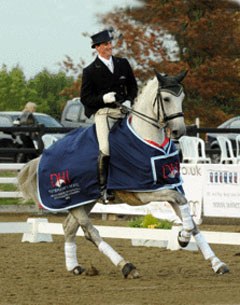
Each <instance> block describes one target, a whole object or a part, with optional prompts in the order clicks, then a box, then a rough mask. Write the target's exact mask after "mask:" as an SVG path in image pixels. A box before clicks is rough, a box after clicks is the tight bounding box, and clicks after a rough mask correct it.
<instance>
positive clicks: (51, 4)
mask: <svg viewBox="0 0 240 305" xmlns="http://www.w3.org/2000/svg"><path fill="white" fill-rule="evenodd" d="M136 4H139V2H138V0H0V67H2V66H3V64H5V65H6V66H7V68H8V69H11V68H12V67H14V66H16V65H19V66H20V67H21V68H22V69H23V72H24V74H25V76H26V77H27V78H31V77H34V76H35V75H36V74H37V73H38V72H40V71H42V70H43V69H44V68H47V69H48V70H49V71H50V72H53V73H54V72H57V71H58V70H59V66H58V63H59V62H62V61H63V60H64V58H65V55H69V56H70V57H71V58H72V59H73V60H74V62H75V63H77V62H79V59H80V58H82V59H84V60H85V62H86V63H90V62H91V61H92V60H93V58H94V56H95V55H94V56H93V55H92V49H91V39H90V38H89V37H83V35H82V33H84V32H87V33H89V34H90V35H91V34H95V33H96V32H98V31H100V30H102V29H103V25H102V24H99V23H98V19H97V17H96V15H97V14H99V13H100V14H102V13H107V12H110V11H112V10H113V9H114V8H116V7H117V8H124V7H126V6H130V7H132V6H133V5H136Z"/></svg>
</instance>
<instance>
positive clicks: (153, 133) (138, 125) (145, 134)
mask: <svg viewBox="0 0 240 305" xmlns="http://www.w3.org/2000/svg"><path fill="white" fill-rule="evenodd" d="M149 108H151V107H149ZM134 109H135V110H136V111H138V112H140V113H143V114H145V115H147V116H149V117H153V115H152V114H151V113H149V111H148V109H143V107H137V105H136V107H134ZM145 120H146V121H145ZM147 121H148V122H147ZM131 126H132V128H133V129H134V131H135V132H136V134H137V135H138V136H139V137H141V138H142V139H144V140H150V141H153V142H156V143H158V144H162V143H163V141H164V139H165V132H164V129H163V128H161V129H160V128H156V127H155V126H153V125H151V122H149V120H148V119H147V118H144V117H143V118H141V117H139V116H137V115H135V114H133V115H132V123H131Z"/></svg>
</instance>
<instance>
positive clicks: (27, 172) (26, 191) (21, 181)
mask: <svg viewBox="0 0 240 305" xmlns="http://www.w3.org/2000/svg"><path fill="white" fill-rule="evenodd" d="M39 159H40V157H38V158H36V159H33V160H31V161H30V162H28V163H26V164H25V165H24V167H23V168H22V169H21V170H20V172H19V173H18V177H17V179H18V189H19V191H20V192H22V195H23V198H24V201H27V200H29V199H33V200H34V202H35V203H36V204H37V203H38V198H37V168H38V163H39Z"/></svg>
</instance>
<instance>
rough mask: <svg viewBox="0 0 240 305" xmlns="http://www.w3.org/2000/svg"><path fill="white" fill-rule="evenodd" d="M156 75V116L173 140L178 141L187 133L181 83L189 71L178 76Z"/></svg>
mask: <svg viewBox="0 0 240 305" xmlns="http://www.w3.org/2000/svg"><path fill="white" fill-rule="evenodd" d="M155 73H156V78H157V80H158V92H157V95H156V100H155V105H154V109H155V112H156V116H157V117H158V118H159V119H160V120H161V122H164V123H165V124H166V126H167V128H169V130H170V131H171V138H173V139H178V138H179V137H181V136H182V135H183V134H185V132H186V127H185V123H184V117H183V111H182V101H183V99H184V96H185V94H184V91H183V86H182V84H181V81H182V80H183V79H184V77H185V76H186V74H187V71H183V72H181V73H179V74H178V75H176V76H168V75H162V74H160V73H158V72H157V71H155Z"/></svg>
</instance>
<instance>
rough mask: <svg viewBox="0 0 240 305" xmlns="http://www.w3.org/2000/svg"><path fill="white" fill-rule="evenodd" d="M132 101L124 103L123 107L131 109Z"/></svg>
mask: <svg viewBox="0 0 240 305" xmlns="http://www.w3.org/2000/svg"><path fill="white" fill-rule="evenodd" d="M131 104H132V103H131V101H129V100H126V101H125V102H123V103H122V106H125V107H127V108H130V109H131Z"/></svg>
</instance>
